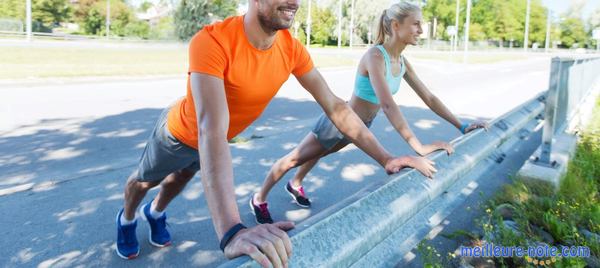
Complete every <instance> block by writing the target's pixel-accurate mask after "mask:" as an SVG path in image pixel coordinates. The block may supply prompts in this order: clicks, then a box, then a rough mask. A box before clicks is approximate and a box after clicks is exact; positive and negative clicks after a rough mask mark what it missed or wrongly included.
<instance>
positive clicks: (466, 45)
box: [463, 0, 471, 63]
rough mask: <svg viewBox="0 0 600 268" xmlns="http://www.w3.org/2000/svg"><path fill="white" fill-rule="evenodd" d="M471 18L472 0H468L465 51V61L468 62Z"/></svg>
mask: <svg viewBox="0 0 600 268" xmlns="http://www.w3.org/2000/svg"><path fill="white" fill-rule="evenodd" d="M470 20H471V0H467V20H466V22H465V53H464V55H463V62H465V63H466V62H467V53H468V52H469V23H470Z"/></svg>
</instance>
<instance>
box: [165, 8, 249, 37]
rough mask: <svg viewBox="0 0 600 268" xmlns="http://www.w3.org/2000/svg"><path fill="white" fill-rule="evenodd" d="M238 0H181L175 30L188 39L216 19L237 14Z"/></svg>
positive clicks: (175, 17) (178, 35)
mask: <svg viewBox="0 0 600 268" xmlns="http://www.w3.org/2000/svg"><path fill="white" fill-rule="evenodd" d="M237 6H238V0H181V2H180V4H179V6H178V7H177V10H176V11H175V15H174V19H175V32H176V35H177V37H178V38H179V39H180V40H184V41H187V40H189V39H190V38H192V36H194V34H196V33H197V32H198V31H199V30H201V29H202V27H204V25H207V24H211V23H213V22H215V21H219V20H223V19H225V18H227V17H229V16H232V15H235V14H236V10H237Z"/></svg>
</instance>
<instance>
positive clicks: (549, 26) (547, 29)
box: [544, 9, 552, 53]
mask: <svg viewBox="0 0 600 268" xmlns="http://www.w3.org/2000/svg"><path fill="white" fill-rule="evenodd" d="M551 17H552V11H551V10H550V9H548V20H547V22H546V44H544V52H545V53H548V49H549V48H548V47H549V46H550V28H551V27H552V25H551V24H550V18H551Z"/></svg>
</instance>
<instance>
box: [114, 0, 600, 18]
mask: <svg viewBox="0 0 600 268" xmlns="http://www.w3.org/2000/svg"><path fill="white" fill-rule="evenodd" d="M126 1H127V2H129V3H131V4H133V5H135V6H137V5H139V4H141V3H142V2H145V1H148V2H151V3H158V2H159V1H160V0H126ZM301 1H306V0H301ZM357 1H373V0H357ZM374 1H388V0H374ZM497 1H503V0H497ZM523 1H526V0H523ZM573 3H575V4H577V3H581V4H583V5H584V7H583V14H582V15H583V18H584V19H587V18H589V16H590V14H591V13H592V12H594V11H595V10H596V9H598V8H600V0H542V4H543V5H544V6H546V7H548V8H550V10H552V12H553V13H554V14H561V13H563V12H565V11H567V9H569V7H570V6H571V4H573Z"/></svg>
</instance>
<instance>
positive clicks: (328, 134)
mask: <svg viewBox="0 0 600 268" xmlns="http://www.w3.org/2000/svg"><path fill="white" fill-rule="evenodd" d="M364 123H365V126H367V128H370V127H371V123H373V120H371V121H368V122H364ZM312 133H313V134H314V135H315V137H317V140H319V143H321V145H323V147H325V149H326V150H329V149H331V148H333V146H335V145H336V144H338V143H339V144H343V145H348V144H350V143H351V142H350V140H348V139H347V138H346V137H344V134H342V132H340V131H339V130H338V129H337V128H336V127H335V125H334V124H333V122H331V120H329V117H327V115H326V114H325V113H322V114H321V116H319V120H317V124H316V125H315V127H314V128H313V129H312Z"/></svg>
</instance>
